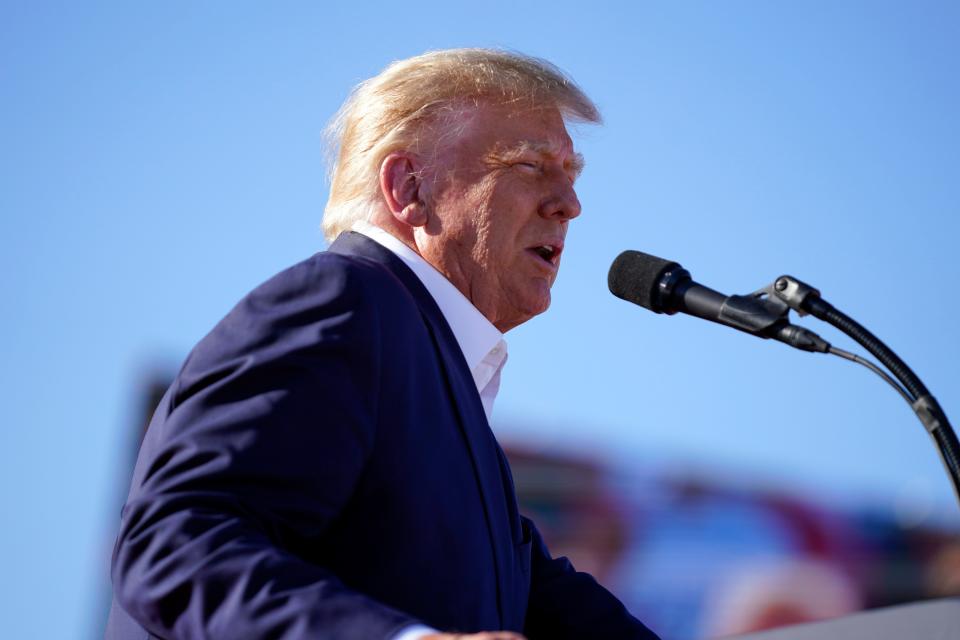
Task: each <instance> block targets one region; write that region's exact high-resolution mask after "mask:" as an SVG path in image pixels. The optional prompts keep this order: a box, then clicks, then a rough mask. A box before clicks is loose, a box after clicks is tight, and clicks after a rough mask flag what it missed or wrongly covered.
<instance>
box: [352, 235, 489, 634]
mask: <svg viewBox="0 0 960 640" xmlns="http://www.w3.org/2000/svg"><path fill="white" fill-rule="evenodd" d="M352 229H353V230H354V231H356V232H357V233H361V234H363V235H365V236H367V237H368V238H370V239H371V240H373V241H374V242H376V243H377V244H379V245H381V246H383V247H384V248H386V249H387V250H389V251H390V252H391V253H393V254H394V255H395V256H397V257H398V258H400V259H401V260H402V261H403V263H404V264H405V265H407V266H408V267H410V270H411V271H413V272H414V273H415V274H416V275H417V278H419V279H420V282H422V283H423V286H424V287H426V288H427V291H428V292H429V293H430V296H431V297H432V298H433V299H434V301H435V302H436V303H437V306H438V307H440V312H441V313H442V314H443V318H444V319H445V320H446V321H447V324H448V325H450V329H451V330H452V331H453V335H454V337H455V338H456V339H457V344H459V345H460V351H462V352H463V358H464V360H466V361H467V366H468V367H470V373H471V374H472V375H473V382H474V384H476V385H477V391H478V392H479V393H480V400H481V402H482V403H483V412H484V413H485V414H486V416H487V423H489V422H490V416H491V415H492V414H493V401H494V400H495V399H496V397H497V391H499V390H500V372H501V371H502V370H503V365H504V364H506V362H507V342H506V341H505V340H504V339H503V334H502V333H500V330H499V329H497V328H496V327H495V326H493V324H492V323H491V322H490V321H489V320H487V318H486V317H485V316H484V315H483V314H482V313H480V311H479V310H478V309H477V308H476V307H475V306H473V303H471V302H470V300H468V299H467V297H466V296H465V295H463V294H462V293H460V290H459V289H457V288H456V287H455V286H453V283H451V282H450V281H449V280H447V279H446V277H444V275H443V274H442V273H440V272H439V271H437V270H436V269H434V268H433V266H432V265H431V264H430V263H429V262H427V261H426V260H424V259H423V258H422V257H421V256H420V255H419V254H418V253H417V252H416V251H414V250H413V249H411V248H410V247H408V246H407V245H405V244H403V243H402V242H400V240H398V239H396V238H395V237H393V236H392V235H390V234H389V233H387V232H386V231H384V230H383V229H381V228H380V227H377V226H375V225H373V224H370V223H369V222H367V221H365V220H360V221H357V222H355V223H353V226H352ZM431 633H437V630H436V629H433V628H431V627H427V626H425V625H422V624H416V625H411V626H409V627H404V628H403V629H401V630H400V633H398V634H397V635H395V636H394V637H393V638H392V640H420V639H421V638H423V637H424V636H427V635H430V634H431Z"/></svg>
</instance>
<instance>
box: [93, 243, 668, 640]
mask: <svg viewBox="0 0 960 640" xmlns="http://www.w3.org/2000/svg"><path fill="white" fill-rule="evenodd" d="M112 576H113V583H114V602H113V606H112V609H111V614H110V620H109V622H108V629H107V637H108V638H116V639H121V638H122V639H124V640H132V639H134V638H136V639H137V640H142V639H144V638H149V637H151V635H152V636H157V637H161V638H229V639H230V640H240V639H243V638H285V639H294V638H304V639H311V640H313V639H321V638H364V639H366V638H389V637H391V636H392V635H393V634H394V633H396V632H397V631H399V630H400V629H402V628H403V627H404V626H406V625H408V624H412V623H416V622H422V623H425V624H427V625H430V626H433V627H436V628H438V629H441V630H458V631H464V632H471V631H480V630H492V629H510V630H516V631H522V632H525V633H527V634H528V635H529V636H530V638H537V637H549V638H563V637H590V638H601V637H611V638H652V637H653V635H652V634H650V632H649V631H647V630H646V628H645V627H644V626H643V625H642V624H640V623H639V622H638V621H636V620H635V619H634V618H632V617H631V616H630V615H629V614H628V613H627V612H626V610H625V609H624V608H623V606H622V605H621V604H620V603H619V602H618V601H617V600H616V599H615V598H614V597H613V596H612V595H610V594H609V592H607V591H606V590H604V589H603V588H602V587H600V586H599V585H598V584H597V583H596V582H595V581H594V580H593V579H592V578H591V577H590V576H588V575H586V574H582V573H577V572H575V571H574V570H573V568H572V567H571V566H570V564H569V563H568V562H567V561H566V560H565V559H563V558H559V559H552V558H551V557H550V556H549V553H548V552H547V550H546V547H545V546H544V544H543V541H542V540H541V538H540V535H539V534H538V532H537V530H536V528H535V527H534V526H533V524H532V523H531V522H530V521H529V520H527V519H525V518H522V517H521V516H520V515H519V513H518V511H517V504H516V498H515V495H514V489H513V483H512V479H511V476H510V471H509V468H508V466H507V463H506V460H505V458H504V456H503V452H502V451H501V449H500V447H499V446H498V444H497V442H496V440H495V439H494V437H493V434H492V432H491V431H490V428H489V425H488V424H487V420H486V417H485V415H484V412H483V407H482V405H481V402H480V397H479V395H478V393H477V390H476V387H475V385H474V382H473V379H472V377H471V374H470V371H469V369H468V367H467V364H466V362H465V361H464V359H463V355H462V353H461V351H460V348H459V346H458V344H457V342H456V339H455V338H454V336H453V333H452V332H451V330H450V327H449V326H448V325H447V323H446V321H445V320H444V318H443V315H442V314H441V312H440V310H439V308H438V307H437V306H436V303H435V302H434V301H433V299H432V298H431V297H430V295H429V293H428V292H427V291H426V289H425V288H424V287H423V285H422V284H421V283H420V281H419V280H418V279H417V277H416V276H415V275H414V274H413V273H412V272H411V271H410V270H409V269H408V268H407V267H406V266H405V265H404V264H403V263H402V262H401V261H400V260H399V259H397V258H396V257H395V256H394V255H393V254H392V253H390V252H389V251H387V250H386V249H384V248H382V247H381V246H380V245H378V244H376V243H374V242H373V241H371V240H369V239H367V238H365V237H364V236H362V235H359V234H355V233H347V234H344V235H342V236H341V237H340V238H338V239H337V241H336V242H334V243H333V245H332V246H331V247H330V250H329V251H327V252H324V253H319V254H317V255H315V256H313V257H312V258H310V259H308V260H306V261H304V262H302V263H300V264H298V265H296V266H294V267H292V268H290V269H288V270H286V271H284V272H282V273H281V274H279V275H277V276H275V277H274V278H273V279H271V280H269V281H268V282H266V283H265V284H263V285H261V286H260V287H258V288H257V289H256V290H254V291H253V292H252V293H250V294H249V295H248V296H247V297H246V298H244V299H243V300H242V301H241V302H240V303H239V304H238V305H237V306H236V307H235V308H234V309H233V310H232V311H231V312H230V313H229V314H228V315H227V316H226V317H225V318H224V319H223V320H222V321H221V322H220V323H219V324H218V325H217V326H216V327H215V328H214V329H213V331H211V333H210V334H209V335H207V336H206V337H205V338H204V339H203V340H202V341H201V342H200V343H199V344H198V345H197V346H196V348H195V349H194V350H193V351H192V352H191V353H190V355H189V357H188V358H187V360H186V362H185V364H184V365H183V368H182V370H181V371H180V373H179V374H178V375H177V377H176V379H175V381H174V383H173V385H172V386H171V388H170V389H169V391H168V392H167V394H166V395H165V396H164V398H163V400H162V401H161V403H160V406H159V407H158V409H157V412H156V414H155V416H154V418H153V420H152V422H151V424H150V426H149V428H148V429H147V432H146V435H145V437H144V441H143V444H142V445H141V449H140V454H139V457H138V460H137V465H136V468H135V471H134V476H133V481H132V486H131V489H130V494H129V497H128V501H127V503H126V506H125V507H124V509H123V514H122V521H121V529H120V534H119V537H118V540H117V544H116V547H115V550H114V556H113V566H112Z"/></svg>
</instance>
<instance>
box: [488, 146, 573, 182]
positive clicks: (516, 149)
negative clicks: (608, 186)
mask: <svg viewBox="0 0 960 640" xmlns="http://www.w3.org/2000/svg"><path fill="white" fill-rule="evenodd" d="M528 152H533V153H537V154H540V155H544V156H550V157H554V156H555V155H556V154H555V153H554V147H553V146H551V145H550V144H549V143H546V142H534V141H531V140H523V141H521V142H519V143H518V144H516V145H514V146H512V147H508V148H506V149H498V150H497V151H496V152H495V155H496V156H499V157H502V158H511V157H514V156H518V155H521V154H523V153H528ZM585 165H586V161H585V160H584V158H583V154H582V153H580V152H578V151H574V152H573V153H572V154H571V155H570V158H569V159H568V160H567V162H566V163H565V164H564V168H566V169H569V170H570V171H571V172H572V173H573V177H574V179H576V178H578V177H580V174H581V173H583V168H584V166H585Z"/></svg>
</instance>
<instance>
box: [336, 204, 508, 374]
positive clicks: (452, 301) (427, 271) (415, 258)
mask: <svg viewBox="0 0 960 640" xmlns="http://www.w3.org/2000/svg"><path fill="white" fill-rule="evenodd" d="M352 229H353V230H354V231H356V232H357V233H362V234H363V235H365V236H367V237H368V238H370V239H371V240H373V241H374V242H376V243H377V244H379V245H382V246H383V247H385V248H387V249H389V250H390V251H391V252H392V253H393V254H394V255H396V256H397V257H398V258H400V260H402V261H403V263H404V264H405V265H407V266H408V267H410V270H411V271H413V272H414V273H415V274H416V275H417V277H418V278H419V279H420V282H422V283H423V286H424V287H426V288H427V291H428V292H429V293H430V296H431V297H432V298H433V299H434V301H435V302H436V303H437V306H438V307H440V312H441V313H442V314H443V317H444V319H445V320H446V321H447V324H448V325H450V329H451V330H452V331H453V335H454V337H455V338H456V339H457V344H458V345H460V351H462V352H463V357H464V359H465V360H466V361H467V366H468V367H469V368H470V372H471V373H472V374H473V375H474V380H475V381H477V380H476V377H477V373H478V371H477V368H478V366H479V365H480V363H481V362H483V359H484V358H485V357H487V355H488V354H489V353H490V352H491V351H493V350H494V349H496V348H497V347H498V346H500V347H501V349H500V351H502V352H503V354H504V355H505V354H506V346H507V343H506V341H505V340H504V339H503V334H502V333H500V330H499V329H497V328H496V327H495V326H493V323H491V322H490V321H489V320H487V318H486V317H485V316H484V315H483V314H482V313H480V311H479V310H478V309H477V308H476V307H475V306H473V303H471V302H470V300H468V299H467V297H466V296H465V295H463V294H462V293H461V292H460V290H459V289H457V288H456V287H455V286H453V283H451V282H450V281H449V280H447V279H446V277H444V275H443V274H442V273H440V272H439V271H437V270H436V269H435V268H434V267H433V265H431V264H430V263H429V262H427V261H426V260H424V259H423V257H421V256H420V255H419V254H418V253H417V252H416V251H414V250H413V249H411V248H410V247H408V246H407V245H405V244H404V243H403V242H401V241H400V240H398V239H397V238H395V237H394V236H392V235H390V234H389V233H387V232H386V231H384V230H383V229H381V228H380V227H378V226H376V225H373V224H371V223H369V222H367V221H366V220H358V221H356V222H354V223H353V226H352ZM501 343H503V344H502V346H501ZM478 382H479V381H478ZM484 384H486V383H484Z"/></svg>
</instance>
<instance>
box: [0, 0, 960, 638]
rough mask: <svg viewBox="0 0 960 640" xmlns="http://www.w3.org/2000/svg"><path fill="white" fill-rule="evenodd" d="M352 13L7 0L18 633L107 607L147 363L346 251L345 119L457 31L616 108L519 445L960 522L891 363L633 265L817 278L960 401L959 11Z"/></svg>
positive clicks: (13, 630) (0, 124)
mask: <svg viewBox="0 0 960 640" xmlns="http://www.w3.org/2000/svg"><path fill="white" fill-rule="evenodd" d="M331 4H332V3H331ZM331 4H327V3H319V2H316V3H253V2H229V3H228V2H208V3H188V2H164V3H119V2H118V3H113V4H109V3H63V4H50V3H43V2H29V3H28V2H5V3H3V5H2V7H0V181H2V182H0V185H2V186H0V238H2V240H3V244H4V249H3V251H2V252H0V266H2V273H3V278H2V280H0V294H2V300H3V311H4V312H3V314H2V316H0V329H2V334H3V336H4V348H3V354H4V356H3V358H2V360H0V388H2V389H3V392H2V393H3V403H4V405H5V418H4V420H3V424H2V428H0V451H2V454H0V455H2V464H0V487H2V489H0V491H2V496H0V497H2V504H3V506H4V526H3V528H2V529H0V542H2V546H3V548H4V549H5V550H6V553H7V558H6V560H5V571H4V575H5V576H6V579H5V580H4V581H3V585H2V586H0V612H2V613H0V618H2V619H3V620H4V621H5V622H4V635H5V636H8V637H12V638H44V639H46V638H71V637H77V638H85V637H90V636H91V634H94V633H95V632H96V631H97V630H99V629H100V628H101V627H100V624H101V621H100V620H99V619H97V617H98V616H100V615H101V611H100V610H99V609H97V607H98V606H99V604H100V603H99V598H100V597H101V595H102V592H101V590H102V588H103V580H104V576H105V571H106V569H105V566H103V565H104V562H105V558H106V557H107V554H108V553H109V549H110V545H111V544H112V536H113V535H114V527H115V524H116V519H117V515H118V513H119V508H120V504H121V502H122V496H123V494H124V492H125V488H124V487H121V486H119V485H120V484H122V473H123V469H124V468H125V465H126V464H127V462H128V459H127V451H126V447H128V445H129V434H128V431H129V429H130V427H131V420H132V419H133V412H134V410H135V407H134V406H133V404H132V400H131V397H132V394H134V393H135V392H136V391H137V389H138V386H137V385H138V383H139V382H140V380H141V377H142V375H143V374H142V371H143V369H144V368H145V367H149V366H154V365H158V364H159V365H160V366H162V365H168V366H171V367H175V366H176V365H177V363H178V362H179V361H180V359H181V358H182V357H183V356H184V355H185V354H186V352H187V350H189V348H190V347H191V346H192V345H193V343H195V342H196V341H197V340H198V339H199V338H200V337H201V336H202V335H203V334H204V333H205V332H206V331H207V330H208V329H209V328H210V327H211V326H212V325H213V324H214V323H215V322H216V321H217V320H218V319H219V318H220V317H221V316H222V315H223V314H224V313H225V312H226V311H227V310H228V309H229V308H230V307H231V306H232V304H233V303H234V302H236V300H237V299H239V298H240V297H241V296H242V295H243V294H244V293H245V292H246V291H247V290H249V289H250V288H251V287H253V286H254V285H256V284H257V283H259V282H260V281H262V280H264V279H265V278H267V277H268V276H270V275H271V274H273V273H274V272H276V271H278V270H279V269H281V268H283V267H285V266H287V265H289V264H291V263H293V262H295V261H298V260H300V259H302V258H304V257H306V256H308V255H309V254H311V253H312V252H314V251H316V250H319V249H321V248H323V242H322V239H321V236H320V233H319V221H320V215H321V211H322V209H323V204H324V201H325V198H326V189H327V187H326V184H325V182H324V168H323V164H322V159H323V155H322V150H321V146H320V134H321V130H322V128H323V126H324V124H325V122H326V120H327V119H328V118H329V117H330V116H331V115H332V114H333V112H334V111H335V110H336V108H337V107H338V105H339V104H340V103H341V102H342V100H343V99H344V97H345V96H346V94H347V92H348V90H349V88H350V87H351V86H352V85H353V84H355V83H356V82H357V81H359V80H362V79H364V78H366V77H369V76H371V75H373V74H375V73H376V72H377V71H378V70H379V69H381V68H382V67H383V66H384V65H385V64H386V63H388V62H389V61H391V60H394V59H398V58H403V57H407V56H409V55H413V54H416V53H420V52H422V51H425V50H427V49H433V48H443V47H451V46H498V47H507V48H512V49H517V50H520V51H523V52H525V53H529V54H534V55H538V56H542V57H545V58H547V59H549V60H551V61H553V62H555V63H556V64H558V65H559V66H560V67H562V68H564V69H565V70H567V71H568V72H569V73H571V74H572V75H573V76H574V77H575V78H576V79H577V80H578V81H579V82H580V84H581V85H582V86H583V88H584V89H585V90H586V91H587V92H588V93H589V94H591V95H592V96H593V97H594V98H595V100H596V102H597V103H598V104H599V105H600V107H601V109H602V111H603V112H604V115H605V117H606V124H605V125H604V126H603V127H601V128H589V129H584V130H583V131H582V132H581V135H580V136H579V137H578V138H577V139H578V141H579V146H580V148H581V150H582V151H583V152H584V153H585V155H586V156H587V161H588V162H587V170H586V172H585V174H584V176H583V178H582V180H581V186H580V197H581V200H582V202H583V205H584V214H583V216H581V218H580V219H579V220H577V221H576V222H575V223H574V225H573V227H572V228H571V234H570V236H569V238H568V248H567V251H566V252H565V254H564V264H563V269H562V272H561V275H560V279H559V281H558V284H557V286H556V287H555V290H554V305H553V308H552V309H551V310H550V311H549V312H548V313H547V314H546V315H545V316H543V317H541V318H537V319H535V320H533V321H532V322H530V323H529V324H527V325H525V326H523V327H521V328H519V329H517V330H515V331H514V332H511V333H510V334H509V335H508V339H509V344H510V362H509V365H508V368H507V370H506V372H505V378H504V386H503V391H502V396H501V398H500V399H499V400H498V405H497V411H496V413H497V419H496V421H497V422H499V423H500V427H499V429H500V433H501V435H502V437H503V438H504V439H507V440H521V441H527V442H529V441H540V442H543V443H544V444H545V446H550V447H558V448H589V449H590V450H594V451H596V452H597V453H599V454H604V455H609V456H611V457H612V458H613V459H615V460H616V461H617V462H618V463H620V464H622V465H626V466H631V467H635V468H647V467H649V466H652V465H660V464H663V463H664V461H668V462H670V461H672V462H673V463H676V464H681V463H682V464H684V465H686V466H687V467H689V468H696V469H706V470H716V471H717V472H720V473H724V474H728V475H734V476H735V477H737V478H742V479H745V480H746V481H748V482H753V483H756V484H768V485H778V486H788V487H795V488H796V490H798V491H803V492H810V493H813V494H815V495H817V496H821V497H823V498H824V499H831V500H834V499H835V500H839V501H853V500H869V501H873V502H874V503H876V504H879V505H890V504H893V503H895V502H897V501H898V500H899V501H903V500H905V499H906V500H908V501H910V502H912V503H913V504H915V505H920V506H921V507H922V506H923V505H930V508H931V509H933V514H934V517H941V518H943V519H946V520H948V521H953V522H957V521H958V517H957V514H960V510H957V508H956V506H955V504H954V503H953V502H952V501H951V500H952V498H951V492H950V488H949V485H948V483H947V480H946V477H945V474H944V472H943V470H942V469H941V467H940V463H939V459H938V458H937V456H936V453H935V450H934V448H933V446H932V444H931V443H930V442H929V441H928V439H927V436H926V435H925V434H924V432H923V430H922V428H921V427H920V425H919V423H918V422H917V421H916V419H915V418H914V417H913V415H912V414H911V412H910V411H909V409H908V408H907V406H906V405H905V403H904V402H903V401H902V400H901V399H900V398H899V397H898V396H897V395H896V394H894V393H893V392H892V391H891V390H890V389H888V388H887V387H886V386H885V385H883V383H882V382H880V381H879V380H878V379H876V378H875V377H873V376H872V375H870V374H868V373H867V372H866V371H865V370H860V368H858V367H855V366H854V365H850V364H847V363H844V362H842V361H840V360H838V359H834V358H827V357H826V356H822V355H808V354H803V353H800V352H798V351H793V350H791V349H789V348H787V347H785V346H782V345H779V344H774V343H770V342H764V341H760V340H756V339H753V338H751V337H749V336H745V335H742V334H739V333H737V332H734V331H731V330H727V329H724V328H721V327H718V326H715V325H711V324H709V323H705V322H701V321H697V320H694V319H691V318H686V317H673V318H668V317H666V316H655V315H653V314H650V313H648V312H646V311H643V310H641V309H639V308H635V307H631V306H630V305H628V304H627V303H625V302H622V301H620V300H618V299H615V298H613V297H612V296H610V294H609V293H607V291H606V272H607V268H608V266H609V264H610V262H611V260H612V259H613V257H614V256H616V255H617V253H619V252H620V251H621V250H623V249H626V248H633V249H639V250H643V251H646V252H648V253H653V254H655V255H660V256H664V257H668V258H671V259H674V260H677V261H680V262H681V263H682V264H683V265H684V266H685V267H687V268H688V269H690V270H691V271H692V273H693V274H694V276H695V277H696V278H697V279H698V280H700V281H701V282H704V283H706V284H709V285H712V286H714V287H715V288H717V289H720V290H722V291H724V292H727V293H748V292H750V291H753V290H755V289H757V288H759V287H761V286H764V285H766V284H769V283H770V282H771V281H772V280H773V279H774V278H775V277H776V276H778V275H780V274H781V273H791V274H793V275H796V276H798V277H800V278H802V279H804V280H806V281H808V282H811V283H813V284H815V285H817V286H818V287H820V289H821V290H822V291H823V292H824V296H825V297H826V298H827V299H828V300H831V301H832V302H833V303H834V304H836V305H837V306H838V307H840V308H842V309H845V310H846V311H848V312H849V313H850V314H851V315H853V316H855V317H856V318H858V319H859V320H861V321H862V322H863V323H864V324H866V325H867V326H868V327H870V328H871V329H872V330H873V331H874V332H875V333H876V334H878V335H879V336H880V337H881V338H882V339H884V340H885V341H886V342H887V343H888V344H889V345H890V346H892V347H893V348H894V349H895V350H896V351H897V352H898V353H899V354H900V355H901V356H903V357H904V359H906V360H907V362H908V363H910V364H911V365H912V366H913V368H914V369H915V370H916V371H917V372H918V373H919V374H920V375H921V377H922V378H923V379H924V380H925V381H926V382H927V384H928V386H929V387H930V388H931V390H932V391H933V393H934V394H935V395H937V396H938V397H939V398H940V400H941V402H942V404H943V405H944V407H945V408H946V410H947V412H948V415H951V416H952V417H953V418H954V420H955V421H956V422H960V384H958V375H960V364H958V363H960V340H958V338H957V331H956V329H957V316H958V302H957V300H958V295H957V294H956V293H955V286H954V285H955V283H956V282H957V281H958V280H960V259H958V257H957V253H956V251H957V247H956V243H957V237H958V232H960V222H958V220H960V118H958V114H960V69H958V67H960V38H958V37H957V34H958V33H960V4H957V3H954V2H948V1H944V2H925V1H919V2H918V1H913V2H896V3H893V2H878V1H871V2H827V1H818V2H803V3H800V2H796V3H789V4H788V3H772V2H761V1H755V2H744V1H737V2H684V3H677V2H658V3H651V2H629V3H628V2H624V3H620V4H617V3H603V2H586V3H585V2H576V3H574V2H549V3H522V2H486V3H482V5H480V4H476V3H471V4H473V5H474V6H475V7H478V8H475V9H468V8H465V6H466V5H465V3H456V2H444V3H438V2H433V1H431V0H419V1H418V2H416V3H412V4H410V5H403V4H401V3H396V2H392V3H383V4H377V3H367V2H364V3H336V4H335V5H333V6H331ZM481 6H482V8H479V7H481ZM803 323H804V324H806V325H807V326H810V327H812V328H814V329H816V330H818V331H820V332H821V334H822V335H824V337H827V338H828V339H832V338H834V337H835V336H836V334H835V333H834V332H832V331H831V330H830V329H828V328H826V327H824V326H823V325H820V324H819V323H817V322H816V321H810V320H804V321H803ZM836 343H837V344H839V345H841V346H849V343H848V342H847V341H846V340H843V339H839V338H838V339H836ZM587 425H589V428H586V426H587Z"/></svg>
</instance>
